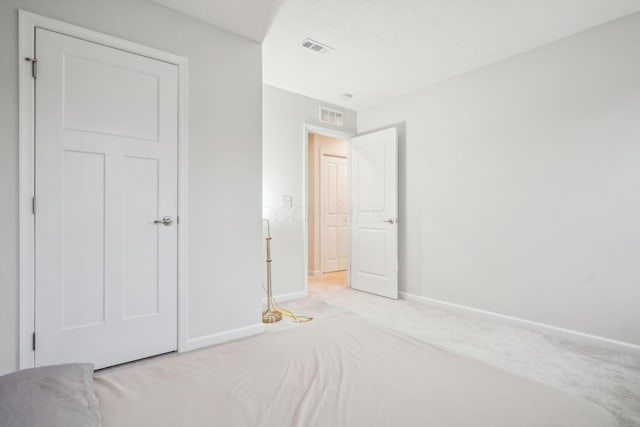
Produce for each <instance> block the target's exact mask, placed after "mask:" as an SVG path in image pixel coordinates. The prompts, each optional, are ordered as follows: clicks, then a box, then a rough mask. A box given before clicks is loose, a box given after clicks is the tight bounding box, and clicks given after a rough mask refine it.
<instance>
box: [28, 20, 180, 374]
mask: <svg viewBox="0 0 640 427" xmlns="http://www.w3.org/2000/svg"><path fill="white" fill-rule="evenodd" d="M35 40H36V46H35V52H36V55H37V58H38V75H37V79H36V80H35V85H36V102H35V104H36V177H35V182H36V184H35V187H36V188H35V196H36V199H35V214H36V215H35V229H36V241H35V247H36V300H35V325H36V350H35V362H36V366H41V365H49V364H59V363H67V362H91V363H94V364H95V366H96V368H101V367H105V366H111V365H115V364H118V363H123V362H127V361H131V360H135V359H140V358H143V357H147V356H152V355H155V354H160V353H164V352H169V351H173V350H175V349H176V348H177V217H176V215H177V179H178V178H177V172H178V171H177V148H178V145H177V144H178V139H177V138H178V137H177V129H178V128H177V106H178V98H177V97H178V84H177V82H178V80H177V79H178V75H177V67H176V66H175V65H172V64H168V63H165V62H162V61H158V60H154V59H150V58H147V57H144V56H140V55H135V54H132V53H128V52H125V51H122V50H119V49H114V48H110V47H107V46H104V45H101V44H96V43H92V42H88V41H85V40H81V39H78V38H75V37H69V36H65V35H63V34H59V33H55V32H51V31H47V30H44V29H37V30H36V35H35ZM165 217H166V218H165ZM162 218H165V221H164V223H154V221H156V220H162Z"/></svg>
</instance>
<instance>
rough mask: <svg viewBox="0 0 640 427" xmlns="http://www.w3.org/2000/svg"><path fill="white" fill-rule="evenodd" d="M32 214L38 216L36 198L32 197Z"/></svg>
mask: <svg viewBox="0 0 640 427" xmlns="http://www.w3.org/2000/svg"><path fill="white" fill-rule="evenodd" d="M31 213H32V214H34V215H35V214H36V198H35V197H32V198H31Z"/></svg>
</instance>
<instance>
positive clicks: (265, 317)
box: [262, 309, 282, 323]
mask: <svg viewBox="0 0 640 427" xmlns="http://www.w3.org/2000/svg"><path fill="white" fill-rule="evenodd" d="M281 320H282V313H280V312H279V311H273V310H269V309H267V310H265V311H263V312H262V323H276V322H279V321H281Z"/></svg>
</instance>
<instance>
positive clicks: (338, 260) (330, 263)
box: [320, 154, 349, 273]
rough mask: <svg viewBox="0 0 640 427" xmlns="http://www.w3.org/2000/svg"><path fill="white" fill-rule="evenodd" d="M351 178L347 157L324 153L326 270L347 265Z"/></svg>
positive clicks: (323, 204)
mask: <svg viewBox="0 0 640 427" xmlns="http://www.w3.org/2000/svg"><path fill="white" fill-rule="evenodd" d="M347 179H348V178H347V159H345V158H344V157H340V156H333V155H328V154H323V155H322V165H321V169H320V180H321V181H320V198H321V209H322V237H321V239H320V240H321V247H322V249H321V252H322V272H323V273H330V272H334V271H340V270H345V269H346V268H347V260H348V250H347V247H348V244H347V242H348V240H347V239H348V233H347V230H348V227H349V225H348V222H347V217H348V204H347V197H348V195H347V191H346V190H347V188H348V187H347Z"/></svg>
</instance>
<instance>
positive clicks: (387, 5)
mask: <svg viewBox="0 0 640 427" xmlns="http://www.w3.org/2000/svg"><path fill="white" fill-rule="evenodd" d="M153 1H155V2H156V3H160V4H162V5H164V6H167V7H170V8H172V9H175V10H178V11H180V12H182V13H184V14H186V15H190V16H193V17H196V18H198V19H201V20H203V21H206V22H209V23H211V24H213V25H216V26H218V27H221V28H224V29H226V30H229V31H232V32H234V33H237V34H240V35H243V36H245V37H248V38H250V39H253V40H257V41H262V40H263V39H264V44H263V79H264V82H265V83H266V84H269V85H272V86H276V87H279V88H282V89H285V90H288V91H291V92H296V93H300V94H302V95H306V96H310V97H312V98H317V99H321V100H323V101H326V102H330V103H334V104H338V105H342V106H345V107H348V108H351V109H354V110H360V109H363V108H366V107H368V106H372V105H375V104H378V103H382V102H385V101H387V100H389V99H392V98H395V97H398V96H400V95H402V94H405V93H408V92H411V91H414V90H416V89H420V88H423V87H426V86H429V85H431V84H434V83H437V82H440V81H443V80H446V79H449V78H451V77H453V76H456V75H459V74H462V73H464V72H467V71H470V70H473V69H476V68H479V67H482V66H484V65H487V64H490V63H493V62H496V61H499V60H501V59H504V58H507V57H509V56H513V55H516V54H518V53H521V52H525V51H527V50H530V49H532V48H535V47H537V46H541V45H544V44H546V43H549V42H552V41H554V40H558V39H561V38H563V37H567V36H570V35H572V34H575V33H577V32H580V31H583V30H586V29H588V28H592V27H595V26H597V25H600V24H603V23H605V22H608V21H611V20H613V19H616V18H620V17H622V16H625V15H629V14H631V13H634V12H637V11H639V10H640V1H639V0H153ZM265 34H266V38H265ZM306 37H309V38H312V39H314V40H316V41H319V42H321V43H324V44H326V45H329V46H331V47H333V48H335V49H336V50H335V51H334V52H331V53H328V54H325V55H322V54H318V53H315V52H312V51H309V50H307V49H304V48H302V47H300V43H301V42H302V40H304V39H305V38H306ZM343 93H351V94H353V96H354V97H353V99H352V100H351V101H345V100H343V99H342V97H341V95H342V94H343Z"/></svg>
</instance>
